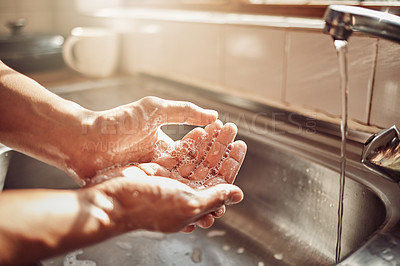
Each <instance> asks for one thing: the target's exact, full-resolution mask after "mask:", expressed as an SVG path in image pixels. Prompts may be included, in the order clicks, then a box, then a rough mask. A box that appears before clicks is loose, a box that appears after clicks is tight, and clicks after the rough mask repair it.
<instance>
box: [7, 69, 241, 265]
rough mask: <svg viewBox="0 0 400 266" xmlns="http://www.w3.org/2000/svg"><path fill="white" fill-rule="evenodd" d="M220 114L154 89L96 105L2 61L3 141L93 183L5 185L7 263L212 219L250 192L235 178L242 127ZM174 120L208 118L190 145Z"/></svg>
mask: <svg viewBox="0 0 400 266" xmlns="http://www.w3.org/2000/svg"><path fill="white" fill-rule="evenodd" d="M10 114H11V115H10ZM216 119H217V113H216V112H215V111H210V110H205V109H202V108H200V107H197V106H196V105H194V104H191V103H188V102H177V101H167V100H163V99H159V98H156V97H146V98H143V99H142V100H139V101H137V102H134V103H131V104H128V105H124V106H120V107H117V108H114V109H111V110H107V111H102V112H94V111H91V110H87V109H85V108H83V107H81V106H79V105H78V104H76V103H73V102H70V101H67V100H65V99H62V98H61V97H58V96H57V95H54V94H53V93H51V92H49V91H48V90H46V89H45V88H43V87H42V86H41V85H39V84H38V83H36V82H35V81H33V80H31V79H29V78H28V77H26V76H23V75H21V74H19V73H17V72H15V71H13V70H12V69H10V68H8V67H7V66H5V65H4V64H2V63H1V62H0V141H1V142H2V143H3V144H5V145H7V146H9V147H11V148H14V149H16V150H18V151H21V152H23V153H25V154H27V155H30V156H32V157H34V158H37V159H39V160H42V161H44V162H46V163H48V164H51V165H53V166H56V167H58V168H60V169H62V170H64V171H65V172H67V173H68V174H69V175H70V176H71V177H72V178H73V179H74V180H75V181H76V182H77V183H78V184H80V185H81V186H86V187H85V188H82V189H78V190H75V191H69V190H19V191H4V192H3V193H0V213H2V216H3V217H7V219H0V247H2V250H7V252H0V265H3V264H4V265H19V264H25V263H28V262H32V261H35V260H37V259H40V258H43V257H47V256H51V255H54V254H58V253H60V252H64V251H67V250H71V249H75V248H79V247H82V246H85V245H89V244H93V243H97V242H99V241H102V240H104V239H106V238H109V237H111V236H115V235H118V234H121V233H124V232H126V231H130V230H136V229H147V230H157V231H162V232H176V231H179V230H182V231H185V232H190V231H192V230H193V229H194V225H195V224H197V225H199V226H201V227H209V226H211V225H212V223H213V222H214V218H215V217H220V216H222V215H223V213H224V211H225V205H226V204H232V203H237V202H239V201H241V199H242V198H243V192H242V191H241V190H240V189H239V188H238V187H236V186H234V185H231V183H233V180H234V178H235V176H236V174H237V172H238V170H239V168H240V165H241V163H242V161H243V158H244V154H245V151H246V146H245V144H244V143H243V142H240V141H239V142H233V139H234V137H235V135H236V127H235V126H234V125H232V124H227V125H225V126H222V123H221V122H218V121H217V122H215V121H216ZM169 123H187V124H192V125H200V126H202V125H208V124H210V123H211V124H210V125H209V126H207V127H206V128H205V129H201V128H198V129H195V130H193V131H192V132H190V133H189V134H188V135H187V136H186V137H185V138H184V139H183V140H182V143H183V144H185V143H190V144H191V145H192V149H191V151H190V152H189V150H188V152H187V153H186V154H185V153H184V152H182V151H183V150H185V149H182V147H183V146H182V145H176V144H174V143H173V141H172V140H171V139H170V138H169V137H168V136H166V135H165V134H164V133H163V132H162V131H161V129H160V127H161V126H162V125H164V124H169ZM215 132H218V133H217V134H216V135H215V136H214V133H215ZM214 137H215V138H214ZM189 140H190V141H189ZM99 144H101V145H106V147H108V149H107V150H106V151H105V152H104V151H102V150H99V149H98V145H99ZM188 158H189V159H190V160H188ZM189 161H190V162H189ZM132 164H133V165H134V166H130V167H127V165H132ZM116 166H118V167H116ZM106 176H107V177H113V178H112V179H109V180H108V178H105V177H106ZM99 182H100V183H99ZM220 183H226V184H220ZM60 224H63V226H60ZM22 253H23V254H24V256H21V255H20V254H22Z"/></svg>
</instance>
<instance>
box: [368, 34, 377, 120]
mask: <svg viewBox="0 0 400 266" xmlns="http://www.w3.org/2000/svg"><path fill="white" fill-rule="evenodd" d="M378 48H379V39H378V38H377V39H376V43H375V49H374V61H373V66H372V68H373V69H372V73H371V82H370V84H369V86H368V87H369V88H368V90H369V99H368V104H367V106H368V110H367V112H368V118H367V125H371V114H372V99H373V95H374V89H375V75H376V68H377V65H378V53H379V49H378Z"/></svg>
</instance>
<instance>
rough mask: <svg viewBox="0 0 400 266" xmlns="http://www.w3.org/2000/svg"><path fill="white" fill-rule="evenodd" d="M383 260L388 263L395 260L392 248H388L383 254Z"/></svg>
mask: <svg viewBox="0 0 400 266" xmlns="http://www.w3.org/2000/svg"><path fill="white" fill-rule="evenodd" d="M381 258H382V259H384V260H386V261H391V260H393V259H394V255H393V253H392V250H391V249H390V248H386V249H384V250H383V251H382V252H381Z"/></svg>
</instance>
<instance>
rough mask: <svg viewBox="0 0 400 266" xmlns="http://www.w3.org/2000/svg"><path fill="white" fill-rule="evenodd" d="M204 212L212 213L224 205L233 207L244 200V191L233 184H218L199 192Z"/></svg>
mask: <svg viewBox="0 0 400 266" xmlns="http://www.w3.org/2000/svg"><path fill="white" fill-rule="evenodd" d="M198 197H199V203H200V206H201V207H202V212H211V211H213V210H216V209H218V208H220V207H221V206H223V205H232V204H236V203H239V202H241V201H242V200H243V197H244V194H243V191H242V190H241V189H240V188H239V187H237V186H235V185H231V184H218V185H215V186H212V187H208V188H206V189H202V190H199V191H198Z"/></svg>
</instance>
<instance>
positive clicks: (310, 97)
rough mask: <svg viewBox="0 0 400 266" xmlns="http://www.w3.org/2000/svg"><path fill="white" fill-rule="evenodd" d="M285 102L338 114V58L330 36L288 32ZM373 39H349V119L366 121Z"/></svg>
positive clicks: (371, 71) (371, 69) (374, 40)
mask: <svg viewBox="0 0 400 266" xmlns="http://www.w3.org/2000/svg"><path fill="white" fill-rule="evenodd" d="M289 34H290V35H289V55H288V70H287V83H286V84H287V87H286V101H287V102H289V103H290V104H294V105H299V106H305V107H307V108H311V109H315V110H320V111H322V112H324V113H328V114H330V115H333V116H340V114H341V100H340V79H339V71H338V59H337V56H336V51H335V48H334V46H333V43H332V39H331V37H330V36H327V35H323V34H322V33H315V32H300V31H299V32H297V31H296V32H295V31H293V32H290V33H289ZM375 49H376V39H374V38H368V37H358V36H353V37H351V38H350V40H349V58H348V62H349V118H350V119H353V120H357V121H361V122H362V123H368V113H369V106H370V104H369V103H370V93H371V86H372V73H373V62H374V55H375Z"/></svg>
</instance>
